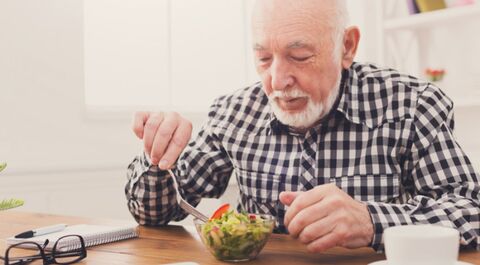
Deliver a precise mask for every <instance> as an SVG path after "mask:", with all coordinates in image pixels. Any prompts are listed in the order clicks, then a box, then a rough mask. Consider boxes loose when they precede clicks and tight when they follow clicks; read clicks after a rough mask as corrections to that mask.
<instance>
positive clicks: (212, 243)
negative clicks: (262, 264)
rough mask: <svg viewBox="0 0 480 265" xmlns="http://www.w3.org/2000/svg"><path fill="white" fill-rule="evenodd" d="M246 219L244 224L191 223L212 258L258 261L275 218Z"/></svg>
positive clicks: (269, 216) (259, 216)
mask: <svg viewBox="0 0 480 265" xmlns="http://www.w3.org/2000/svg"><path fill="white" fill-rule="evenodd" d="M244 215H245V214H244ZM246 216H247V220H246V221H245V220H242V221H238V220H234V221H233V222H232V221H231V220H229V221H223V222H221V221H219V220H213V221H212V220H210V221H208V222H206V223H204V222H202V221H201V220H199V219H194V220H193V222H194V224H195V228H196V229H197V232H198V234H199V235H200V238H201V239H202V242H203V244H204V245H205V246H206V248H207V249H208V250H209V251H210V253H212V255H213V256H215V258H217V259H218V260H221V261H228V262H241V261H249V260H252V259H254V258H256V257H257V255H258V254H259V253H260V251H261V250H262V248H263V247H264V246H265V244H266V243H267V241H268V238H269V237H270V235H271V234H272V231H273V227H274V226H275V218H274V217H273V216H271V215H256V214H246Z"/></svg>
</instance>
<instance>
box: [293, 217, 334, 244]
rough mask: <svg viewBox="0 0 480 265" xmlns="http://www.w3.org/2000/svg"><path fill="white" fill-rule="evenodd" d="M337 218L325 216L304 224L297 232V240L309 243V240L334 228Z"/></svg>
mask: <svg viewBox="0 0 480 265" xmlns="http://www.w3.org/2000/svg"><path fill="white" fill-rule="evenodd" d="M336 222H337V219H336V218H335V217H333V216H326V217H325V218H322V219H319V220H317V221H315V222H313V223H310V224H308V225H306V226H305V227H304V228H303V229H302V231H300V233H299V234H298V240H299V241H300V242H302V243H303V244H310V243H311V242H313V241H315V240H317V239H318V238H321V237H323V236H325V235H327V234H328V233H330V232H332V231H333V230H334V229H335V226H336V224H337V223H336Z"/></svg>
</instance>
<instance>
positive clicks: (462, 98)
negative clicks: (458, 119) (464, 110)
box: [443, 88, 480, 107]
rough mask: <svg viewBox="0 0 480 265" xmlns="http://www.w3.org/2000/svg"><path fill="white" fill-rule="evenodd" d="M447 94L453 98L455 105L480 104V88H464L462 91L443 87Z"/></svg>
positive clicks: (470, 105)
mask: <svg viewBox="0 0 480 265" xmlns="http://www.w3.org/2000/svg"><path fill="white" fill-rule="evenodd" d="M443 91H444V92H445V93H446V94H447V96H448V97H449V98H450V99H452V100H453V104H454V106H455V107H472V106H480V88H479V89H474V88H464V89H462V92H459V91H453V90H449V89H448V88H447V89H443Z"/></svg>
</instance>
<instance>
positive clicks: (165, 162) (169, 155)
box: [158, 121, 192, 170]
mask: <svg viewBox="0 0 480 265" xmlns="http://www.w3.org/2000/svg"><path fill="white" fill-rule="evenodd" d="M191 135H192V124H191V123H190V122H188V121H182V122H180V124H179V125H178V127H177V129H176V130H175V132H174V134H173V137H172V139H171V141H170V143H169V144H168V146H167V150H166V151H165V153H164V155H163V157H162V158H161V159H160V162H159V164H158V166H159V167H160V169H163V170H165V169H168V168H170V167H171V166H172V164H173V163H174V162H175V161H176V160H177V158H178V157H179V156H180V154H181V153H182V151H183V149H184V148H185V146H187V144H188V141H189V140H190V137H191Z"/></svg>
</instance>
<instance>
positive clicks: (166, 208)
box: [125, 63, 480, 251]
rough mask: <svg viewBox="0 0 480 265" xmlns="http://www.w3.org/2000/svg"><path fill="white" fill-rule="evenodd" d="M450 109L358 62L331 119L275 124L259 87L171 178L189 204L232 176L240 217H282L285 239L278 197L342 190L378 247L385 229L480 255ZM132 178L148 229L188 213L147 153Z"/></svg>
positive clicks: (214, 124)
mask: <svg viewBox="0 0 480 265" xmlns="http://www.w3.org/2000/svg"><path fill="white" fill-rule="evenodd" d="M452 110H453V103H452V101H451V100H450V99H449V98H448V97H447V96H446V95H445V94H444V93H443V92H442V91H441V90H440V89H439V88H437V87H435V86H434V85H432V84H431V83H427V82H424V81H421V80H418V79H416V78H414V77H412V76H408V75H405V74H401V73H399V72H397V71H395V70H392V69H381V68H378V67H377V66H375V65H369V64H359V63H354V64H353V65H352V66H351V68H349V69H348V70H344V71H343V74H342V83H341V93H340V96H339V98H338V99H337V102H336V104H335V105H334V108H332V111H330V113H329V114H328V115H327V116H326V117H325V118H323V119H322V120H321V121H320V122H319V123H318V124H316V125H315V126H314V127H313V128H311V129H310V130H308V131H307V132H305V133H297V132H295V130H293V129H291V128H289V127H288V126H285V125H283V124H281V123H280V122H279V121H278V120H277V119H276V118H275V116H274V115H273V114H272V112H271V109H270V107H269V103H268V98H267V96H266V95H265V94H264V92H263V90H262V85H261V83H256V84H254V85H253V86H251V87H248V88H245V89H242V90H238V91H236V92H234V93H232V94H231V95H228V96H223V97H220V98H218V99H217V100H216V101H215V102H214V103H213V105H212V106H211V109H210V112H209V115H208V119H207V121H206V123H205V124H204V125H203V126H202V128H201V130H200V131H199V133H198V135H197V136H196V138H195V139H194V140H192V141H191V142H190V143H189V145H188V146H187V148H186V149H185V150H184V152H183V153H182V155H181V156H180V158H179V159H178V161H177V163H176V167H175V168H174V171H175V173H176V175H177V177H179V179H180V185H181V190H182V192H183V196H184V197H185V198H186V199H187V200H188V201H189V202H190V203H192V204H193V205H197V204H198V203H199V202H200V200H201V198H204V197H208V198H213V197H215V198H216V197H220V196H221V195H222V194H223V193H224V191H225V189H226V188H227V185H228V182H229V179H230V177H231V176H232V175H233V176H234V177H236V179H237V182H238V186H239V203H238V207H237V208H238V210H243V211H247V212H251V213H261V214H271V215H274V216H276V217H277V223H276V229H275V231H276V232H287V230H286V228H285V226H284V224H283V218H284V215H285V211H286V208H285V206H284V205H283V204H281V203H280V202H279V198H278V197H279V193H280V192H281V191H305V190H310V189H312V188H313V187H315V186H318V185H322V184H326V183H335V184H336V185H337V186H338V187H339V188H341V189H342V190H344V191H345V192H346V193H348V194H349V195H350V196H351V197H353V198H354V199H356V200H358V201H362V202H364V203H365V204H366V205H367V207H368V210H369V212H370V216H371V219H372V222H373V226H374V232H375V234H374V237H373V241H372V243H371V247H373V248H374V249H376V250H377V251H381V250H382V249H383V239H382V234H383V231H384V229H386V228H387V227H390V226H398V225H407V224H436V225H442V226H447V227H453V228H456V229H457V230H458V231H460V234H461V241H462V245H464V247H473V248H477V249H479V246H480V237H479V235H480V195H479V192H480V185H479V175H478V173H476V172H475V171H474V169H473V167H472V164H471V162H470V160H469V159H468V158H467V156H466V155H465V153H464V152H463V151H462V149H461V148H460V146H459V144H458V143H457V141H456V140H455V136H454V134H453V129H454V120H453V111H452ZM232 173H233V174H232ZM127 178H128V182H127V185H126V187H125V192H126V196H127V200H128V207H129V209H130V211H131V213H132V214H133V216H134V217H135V219H136V220H137V221H138V222H139V223H140V224H143V225H153V226H159V225H166V224H167V223H168V222H169V221H171V220H175V221H179V220H181V219H183V218H185V217H186V214H185V212H183V210H181V209H180V208H179V207H178V205H177V203H176V200H175V193H174V190H173V186H172V181H171V179H170V178H169V177H166V172H164V171H160V170H158V169H157V168H156V167H152V166H151V164H150V162H149V159H148V158H147V157H146V156H145V154H142V155H139V156H137V157H136V158H135V159H134V160H133V162H132V163H131V164H130V166H129V167H128V174H127Z"/></svg>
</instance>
